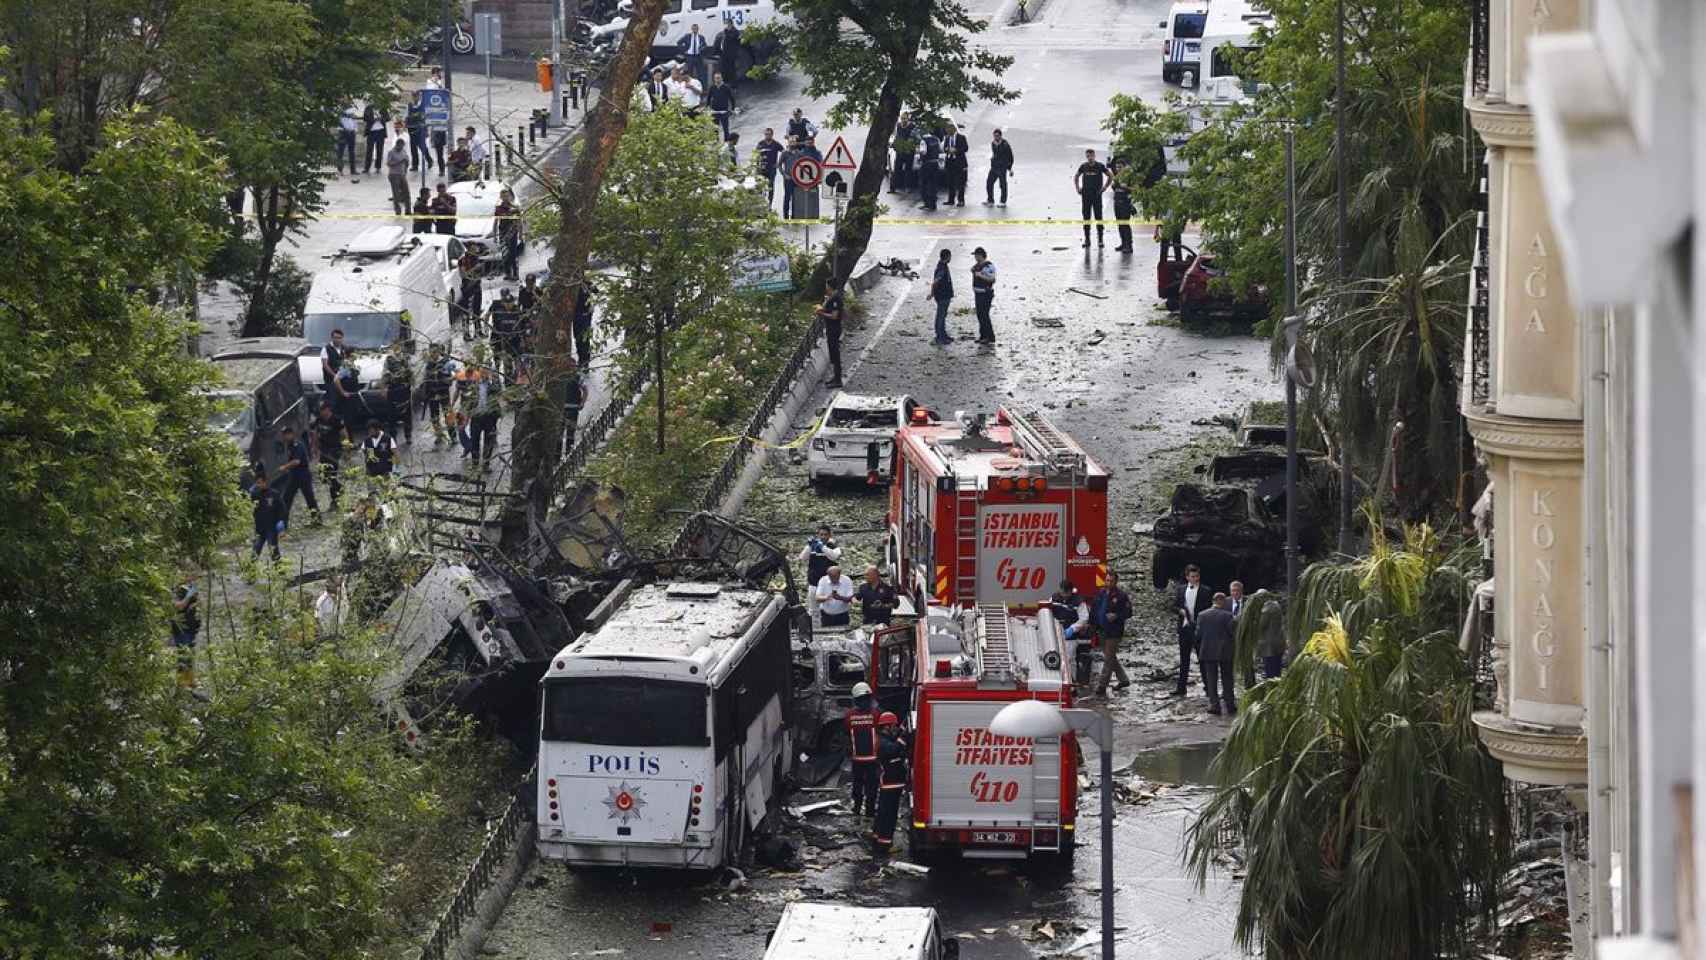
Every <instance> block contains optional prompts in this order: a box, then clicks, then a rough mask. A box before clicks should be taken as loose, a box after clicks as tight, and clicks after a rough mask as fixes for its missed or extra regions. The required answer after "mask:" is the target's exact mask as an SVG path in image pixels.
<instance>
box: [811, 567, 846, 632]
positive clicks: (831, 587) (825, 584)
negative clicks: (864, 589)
mask: <svg viewBox="0 0 1706 960" xmlns="http://www.w3.org/2000/svg"><path fill="white" fill-rule="evenodd" d="M817 608H818V610H819V612H820V621H821V624H822V626H825V627H845V626H848V625H850V624H851V623H852V622H853V578H852V577H845V576H842V575H841V567H840V566H839V565H836V566H832V567H830V568H829V572H828V573H825V574H824V575H823V579H822V580H819V581H818V582H817Z"/></svg>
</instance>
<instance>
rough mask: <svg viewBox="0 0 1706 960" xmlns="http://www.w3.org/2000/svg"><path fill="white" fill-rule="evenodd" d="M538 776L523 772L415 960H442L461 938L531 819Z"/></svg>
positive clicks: (530, 771) (533, 771)
mask: <svg viewBox="0 0 1706 960" xmlns="http://www.w3.org/2000/svg"><path fill="white" fill-rule="evenodd" d="M538 774H539V768H538V767H537V766H535V767H534V768H533V769H532V770H529V771H527V777H526V778H525V779H524V780H522V782H521V785H520V786H519V787H517V788H516V791H515V796H514V797H512V798H510V802H509V809H507V810H505V811H504V815H503V816H502V817H500V818H498V822H497V823H496V824H495V825H494V826H493V827H492V830H491V832H490V833H488V834H486V843H485V845H484V846H482V847H481V848H480V855H479V856H478V857H475V858H474V863H473V865H472V866H470V867H469V868H468V873H467V875H465V876H464V877H463V878H462V885H461V886H460V887H457V888H456V896H454V897H452V898H451V899H450V904H449V906H446V907H445V908H444V912H443V913H441V914H439V917H438V922H437V923H435V924H433V930H432V935H431V936H429V937H427V941H426V945H425V946H423V947H421V952H420V956H419V960H444V957H445V956H446V954H448V952H449V951H450V947H451V945H452V944H454V943H455V942H456V938H457V937H458V936H460V935H461V934H462V925H463V923H465V922H467V921H468V920H470V919H472V918H473V917H474V911H475V909H476V907H477V906H478V904H479V902H480V897H481V896H482V895H484V894H485V892H486V890H487V888H489V887H490V886H491V885H492V881H493V880H494V879H496V877H497V875H498V871H499V869H500V868H501V867H502V866H503V863H504V861H505V860H506V859H508V857H509V854H510V850H511V849H512V848H513V847H514V846H515V841H516V838H517V837H519V836H520V835H521V833H522V830H523V828H525V827H526V826H527V824H528V822H529V819H530V818H531V817H532V816H533V803H534V790H535V778H536V777H537V776H538Z"/></svg>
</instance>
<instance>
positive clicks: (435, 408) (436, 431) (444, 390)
mask: <svg viewBox="0 0 1706 960" xmlns="http://www.w3.org/2000/svg"><path fill="white" fill-rule="evenodd" d="M455 373H456V370H455V363H454V362H453V361H452V360H451V359H450V358H449V357H447V356H445V353H444V344H442V343H435V344H433V345H432V349H430V350H428V351H427V359H426V369H425V371H424V372H423V375H422V378H421V387H422V388H423V389H424V390H425V391H426V408H427V418H428V419H430V420H431V421H432V445H433V446H435V447H437V446H441V445H443V443H444V431H445V429H446V428H447V427H451V428H452V429H454V428H453V427H452V425H451V420H450V378H451V377H452V376H454V375H455Z"/></svg>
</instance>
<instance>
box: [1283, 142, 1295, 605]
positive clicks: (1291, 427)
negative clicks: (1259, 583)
mask: <svg viewBox="0 0 1706 960" xmlns="http://www.w3.org/2000/svg"><path fill="white" fill-rule="evenodd" d="M1296 129H1297V128H1296V125H1295V124H1290V123H1288V124H1286V125H1285V317H1286V323H1287V324H1288V325H1289V324H1292V323H1294V320H1293V318H1295V317H1296V316H1297V158H1296V155H1295V147H1296V140H1297V136H1296ZM1291 330H1292V336H1293V341H1292V342H1293V343H1296V339H1295V338H1296V334H1297V328H1296V327H1295V326H1292V328H1291ZM1292 359H1293V357H1287V363H1286V370H1285V591H1286V596H1296V595H1297V377H1296V375H1295V374H1294V373H1293V371H1292V369H1291V368H1292V363H1291V360H1292Z"/></svg>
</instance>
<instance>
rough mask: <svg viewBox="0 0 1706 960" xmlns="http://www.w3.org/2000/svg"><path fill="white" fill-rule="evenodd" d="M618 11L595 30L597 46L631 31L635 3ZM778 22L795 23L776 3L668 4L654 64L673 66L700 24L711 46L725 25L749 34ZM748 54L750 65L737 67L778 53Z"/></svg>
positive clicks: (678, 0)
mask: <svg viewBox="0 0 1706 960" xmlns="http://www.w3.org/2000/svg"><path fill="white" fill-rule="evenodd" d="M617 9H618V11H619V12H618V13H617V15H616V18H615V19H613V20H611V21H610V22H609V23H606V24H603V25H602V26H597V27H593V28H592V40H593V42H594V43H599V42H605V43H612V42H614V41H615V40H616V38H618V37H620V36H621V35H622V31H624V30H626V29H628V20H629V18H630V17H632V16H633V15H634V7H633V3H632V2H631V0H622V3H620V4H619V5H618V7H617ZM778 19H784V20H789V21H791V20H792V18H791V17H789V16H788V15H787V14H785V13H780V12H778V11H777V9H776V0H667V2H666V3H665V4H664V7H663V22H662V23H660V24H658V32H657V35H656V36H655V37H654V38H653V39H652V50H651V60H652V61H653V62H654V63H669V62H670V61H672V60H673V59H675V58H676V56H677V55H678V54H679V52H680V50H681V46H682V44H683V43H684V42H685V41H686V39H687V34H688V33H689V32H691V30H692V27H693V25H694V24H696V23H697V24H698V25H699V34H700V35H701V36H703V37H704V38H705V43H706V44H707V45H709V44H711V43H712V42H714V41H715V40H716V39H717V34H719V33H722V32H723V26H724V25H725V24H728V25H732V26H735V27H738V28H740V29H741V30H745V29H746V28H748V27H755V26H759V25H762V24H768V23H771V22H773V21H775V20H778ZM745 52H746V55H747V58H748V59H747V62H746V63H744V64H737V65H736V68H737V69H744V68H745V67H748V66H751V64H752V63H753V62H763V61H764V60H765V59H768V57H769V56H770V55H771V54H772V53H773V52H774V51H773V50H772V49H770V48H768V47H766V48H763V49H753V48H751V47H748V48H747V49H746V51H745ZM706 54H707V55H708V56H711V57H715V51H713V50H707V51H706Z"/></svg>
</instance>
